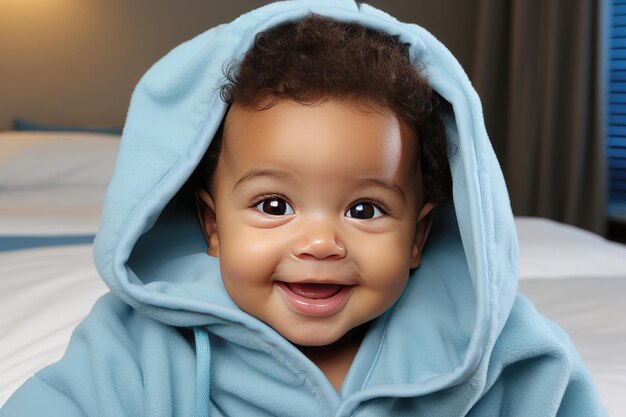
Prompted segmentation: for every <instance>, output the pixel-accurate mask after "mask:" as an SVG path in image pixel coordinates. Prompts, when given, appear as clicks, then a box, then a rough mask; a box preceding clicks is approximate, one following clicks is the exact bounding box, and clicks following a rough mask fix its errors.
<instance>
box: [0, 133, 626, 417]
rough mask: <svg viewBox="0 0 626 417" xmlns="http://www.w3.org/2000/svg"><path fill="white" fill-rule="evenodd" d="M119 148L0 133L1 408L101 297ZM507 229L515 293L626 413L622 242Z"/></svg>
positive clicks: (561, 230)
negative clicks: (100, 232) (101, 261)
mask: <svg viewBox="0 0 626 417" xmlns="http://www.w3.org/2000/svg"><path fill="white" fill-rule="evenodd" d="M118 146H119V137H118V136H116V135H107V134H94V133H91V134H88V133H77V132H74V133H65V132H55V133H46V132H40V133H15V132H0V335H2V336H0V337H1V338H2V339H1V340H2V341H1V343H0V406H1V405H2V404H3V403H4V402H5V401H6V400H7V399H8V397H9V396H10V395H11V393H12V392H13V391H14V390H15V389H16V388H17V387H18V386H19V385H21V384H22V382H24V381H25V380H26V379H27V378H28V377H29V376H30V375H32V374H33V373H34V372H36V371H37V370H38V369H40V368H42V367H44V366H45V365H47V364H49V363H52V362H54V361H56V360H58V359H59V358H60V357H61V356H62V354H63V352H64V350H65V347H66V345H67V343H68V341H69V338H70V334H71V332H72V329H73V328H74V327H75V326H76V325H77V324H78V322H79V321H80V320H81V319H82V318H83V317H84V316H85V315H86V314H87V313H88V312H89V310H90V308H91V306H92V305H93V303H94V302H95V300H96V299H97V298H98V297H100V296H101V295H102V294H104V293H105V292H106V291H107V289H106V287H105V286H104V284H103V283H102V282H101V281H100V279H99V278H98V274H97V272H96V270H95V268H94V266H93V264H92V260H91V251H92V244H91V242H92V240H93V236H94V234H95V232H96V230H97V227H98V221H99V215H100V206H101V203H102V200H103V196H104V192H105V188H106V184H107V183H108V181H109V178H110V175H111V172H112V170H113V166H114V161H115V156H116V152H117V147H118ZM33 167H34V168H36V169H33ZM24 172H27V173H28V175H26V174H23V173H24ZM516 224H517V227H518V234H519V238H520V284H519V288H520V291H521V292H522V293H523V294H525V295H526V296H527V297H529V298H530V299H531V300H532V301H533V302H534V303H535V305H536V306H537V308H538V309H539V310H540V311H541V312H542V313H543V314H544V315H546V316H547V317H548V318H550V319H552V320H554V321H556V322H557V323H558V324H559V325H561V326H562V327H563V328H565V330H566V331H567V332H568V333H569V335H570V337H571V338H572V340H573V341H574V343H575V344H576V346H577V348H578V350H579V352H580V354H581V356H582V357H583V360H584V362H585V364H586V365H587V367H588V369H589V370H590V372H591V374H592V375H593V378H594V380H595V382H596V385H597V387H598V389H599V391H600V395H601V397H602V399H603V401H604V403H605V405H606V407H607V409H608V411H609V415H611V416H621V415H626V396H624V393H626V308H624V305H623V300H624V299H625V298H626V245H621V244H617V243H613V242H609V241H607V240H605V239H603V238H602V237H600V236H597V235H595V234H592V233H589V232H586V231H583V230H581V229H578V228H575V227H572V226H567V225H564V224H560V223H557V222H554V221H550V220H547V219H541V218H527V217H518V218H516Z"/></svg>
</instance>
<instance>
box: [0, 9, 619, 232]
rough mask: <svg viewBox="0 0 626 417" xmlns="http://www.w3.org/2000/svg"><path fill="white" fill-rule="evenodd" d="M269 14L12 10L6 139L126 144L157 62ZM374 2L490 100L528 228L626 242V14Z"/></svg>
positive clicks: (3, 68) (3, 16) (0, 119)
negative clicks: (64, 133) (91, 133)
mask: <svg viewBox="0 0 626 417" xmlns="http://www.w3.org/2000/svg"><path fill="white" fill-rule="evenodd" d="M265 3H268V2H267V1H259V0H256V1H255V0H242V1H211V0H185V1H183V2H173V1H169V0H134V1H125V0H106V1H105V0H0V62H1V65H0V130H11V129H39V128H41V129H46V128H57V127H58V128H60V129H62V128H66V127H70V128H79V127H88V128H93V127H99V128H105V129H108V130H111V131H116V130H118V129H119V128H121V126H122V125H123V123H124V117H125V112H126V109H127V107H128V103H129V99H130V95H131V93H132V90H133V88H134V86H135V84H136V83H137V81H138V80H139V78H140V77H141V75H142V74H143V73H144V72H145V71H146V70H147V69H148V68H149V67H150V66H151V65H152V64H153V63H154V62H155V61H156V60H158V59H159V58H160V57H161V56H163V55H164V54H165V53H167V52H168V51H169V50H170V49H172V48H173V47H175V46H176V45H178V44H180V43H181V42H183V41H185V40H187V39H189V38H191V37H193V36H195V35H197V34H199V33H201V32H203V31H205V30H207V29H208V28H210V27H212V26H215V25H217V24H219V23H225V22H228V21H230V20H232V19H234V18H236V17H237V16H239V15H240V14H242V13H244V12H245V11H248V10H250V9H253V8H256V7H259V6H261V5H263V4H265ZM369 3H370V4H371V5H373V6H375V7H378V8H381V9H383V10H385V11H387V12H389V13H390V14H392V15H394V16H396V17H397V18H398V19H399V20H402V21H405V22H414V23H417V24H419V25H421V26H424V27H425V28H426V29H428V30H429V31H431V32H432V33H433V34H434V35H435V36H436V37H437V38H438V39H439V40H441V41H442V42H443V43H444V44H445V45H446V46H447V47H448V48H449V49H450V50H451V51H452V53H453V54H454V55H455V56H456V57H457V59H458V60H459V62H460V63H461V65H462V66H463V67H464V68H465V70H466V72H467V73H468V76H469V77H470V79H471V80H472V82H473V84H474V86H475V87H476V89H477V91H478V93H479V95H480V97H481V99H482V102H483V107H484V113H485V120H486V124H487V130H488V132H489V135H490V138H491V140H492V143H493V146H494V149H495V151H496V153H497V155H498V158H499V160H500V162H501V165H502V169H503V171H504V173H505V177H506V180H507V185H508V187H509V191H510V196H511V202H512V206H513V209H514V213H515V214H516V215H520V216H540V217H546V218H549V219H554V220H557V221H560V222H563V223H568V224H572V225H576V226H578V227H581V228H584V229H587V230H591V231H594V232H596V233H599V234H602V235H608V237H609V238H612V239H615V240H626V237H625V236H626V234H625V229H626V228H625V227H624V222H625V221H626V214H624V213H626V210H625V209H624V206H625V203H624V202H626V158H624V159H622V158H623V157H626V143H625V142H626V139H624V137H623V136H626V126H623V127H622V126H621V125H622V124H623V125H626V121H625V122H623V123H622V122H621V117H622V116H620V114H619V112H620V111H621V109H622V108H624V107H626V106H623V105H622V106H621V108H620V107H619V105H616V106H614V107H616V109H613V110H611V109H610V108H609V107H610V106H609V104H611V103H613V104H616V101H618V100H619V99H620V98H621V96H622V94H620V88H622V86H623V85H624V86H626V82H624V83H622V82H620V80H621V79H620V76H619V74H618V72H615V71H613V72H611V69H610V68H609V67H610V62H611V61H610V52H611V51H612V50H614V51H618V54H617V57H616V58H615V59H616V61H615V62H616V63H617V64H616V65H617V67H619V66H620V62H621V61H620V60H621V58H620V56H619V52H620V45H618V44H613V43H611V37H612V36H613V37H614V38H615V39H619V38H620V36H621V34H620V32H619V31H620V30H621V29H620V25H621V24H622V19H624V20H626V10H621V9H622V8H624V7H626V6H621V5H620V4H619V3H620V2H619V0H611V1H609V0H607V1H600V0H545V1H542V0H525V1H523V0H438V1H431V0H414V1H411V2H406V1H382V0H373V1H370V2H369ZM613 15H615V17H614V16H613ZM612 24H615V26H616V27H617V29H615V30H616V31H617V32H616V33H617V34H615V33H612V32H611V28H612ZM624 36H626V34H624ZM616 42H617V41H616ZM625 51H626V49H625ZM625 56H626V55H625ZM618 69H619V68H618ZM611 74H613V75H614V76H613V77H612V78H611ZM615 74H617V75H615ZM611 80H612V81H614V83H613V84H611V83H610V81H611ZM624 81H626V78H625V79H624ZM611 86H613V87H614V88H616V89H617V90H616V92H614V93H611V91H609V89H610V88H611ZM623 91H624V92H626V88H623ZM624 95H626V94H624ZM625 102H626V100H625ZM617 104H618V103H617ZM624 113H626V111H624ZM609 123H613V125H614V126H613V127H609ZM620 134H621V135H622V137H620Z"/></svg>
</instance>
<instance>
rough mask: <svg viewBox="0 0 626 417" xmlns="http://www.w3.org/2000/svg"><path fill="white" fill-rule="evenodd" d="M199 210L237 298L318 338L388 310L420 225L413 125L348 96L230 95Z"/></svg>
mask: <svg viewBox="0 0 626 417" xmlns="http://www.w3.org/2000/svg"><path fill="white" fill-rule="evenodd" d="M223 140H224V142H223V146H222V151H221V154H220V157H219V161H218V165H217V169H216V172H215V176H214V181H213V186H212V190H211V195H212V197H210V196H209V195H208V194H206V193H200V194H201V197H202V199H203V200H204V202H205V203H206V207H205V209H204V211H203V214H202V219H203V223H204V228H205V232H206V234H207V237H208V240H209V242H210V249H209V254H211V255H213V256H218V257H219V258H220V268H221V273H222V279H223V281H224V286H225V287H226V290H227V291H228V293H229V295H230V296H231V298H232V299H233V300H234V301H235V303H236V304H237V305H238V306H239V307H240V308H241V309H242V310H244V311H246V312H247V313H249V314H251V315H253V316H255V317H257V318H258V319H260V320H262V321H264V322H265V323H267V324H268V325H270V326H271V327H273V328H274V329H275V330H276V331H278V332H279V333H281V334H282V335H283V336H284V337H285V338H287V339H288V340H290V341H291V342H292V343H295V344H298V345H303V346H323V345H327V344H330V343H333V342H335V341H337V340H338V339H339V338H341V337H342V336H343V335H344V334H346V333H347V332H348V331H349V330H351V329H353V328H355V327H357V326H359V325H361V324H363V323H366V322H368V321H370V320H372V319H373V318H375V317H377V316H379V315H380V314H382V313H383V312H385V310H387V309H388V308H389V307H390V306H391V305H393V303H394V302H395V301H396V300H397V299H398V297H399V296H400V295H401V294H402V291H403V290H404V287H405V285H406V283H407V279H408V272H409V268H414V267H417V266H418V265H419V262H420V253H421V250H422V246H423V244H424V241H425V239H426V235H427V234H428V229H429V225H428V221H427V220H425V218H428V217H430V216H427V214H428V212H429V211H430V210H431V208H432V205H431V204H424V200H423V197H422V193H421V177H420V175H419V165H418V163H417V162H416V160H417V158H416V152H417V150H416V149H417V146H416V143H415V141H416V138H415V137H414V133H413V131H412V130H410V129H409V128H408V127H407V126H406V125H405V124H404V123H402V122H401V121H400V120H399V119H398V118H397V117H396V116H395V114H394V113H393V112H392V111H390V110H388V109H385V110H382V111H380V112H372V111H370V112H364V111H363V110H357V109H355V107H354V103H352V102H350V101H337V100H330V101H327V102H325V103H323V104H319V105H314V106H306V105H301V104H298V103H296V102H293V101H290V100H282V101H279V102H278V103H277V104H275V105H274V106H273V107H271V108H270V109H268V110H262V111H257V110H252V109H248V108H244V107H242V106H238V105H233V106H232V107H231V109H230V111H229V113H228V115H227V119H226V121H225V126H224V138H223Z"/></svg>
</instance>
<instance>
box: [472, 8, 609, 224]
mask: <svg viewBox="0 0 626 417" xmlns="http://www.w3.org/2000/svg"><path fill="white" fill-rule="evenodd" d="M600 3H601V0H478V27H477V35H476V44H475V55H474V66H473V71H472V79H473V82H474V84H475V87H476V89H477V90H478V93H479V95H480V96H481V99H482V102H483V108H484V113H485V119H486V124H487V131H488V132H489V136H490V138H491V141H492V143H493V146H494V149H495V151H496V153H497V154H498V158H499V160H500V163H501V165H502V169H503V171H504V175H505V178H506V181H507V185H508V187H509V193H510V197H511V204H512V206H513V212H514V214H515V215H524V216H541V217H547V218H551V219H554V220H557V221H561V222H565V223H569V224H573V225H576V226H579V227H583V228H585V229H589V230H592V231H595V232H597V233H601V234H603V233H604V229H605V223H606V216H605V206H606V202H605V200H606V193H607V191H606V189H607V186H606V169H605V166H606V162H605V151H604V137H603V129H604V122H603V120H604V116H603V106H604V99H603V98H602V97H603V96H604V93H603V90H604V88H603V86H602V77H601V75H602V74H603V71H602V69H601V68H602V65H601V62H602V59H601V58H602V54H603V48H602V44H603V43H602V42H601V40H602V36H601V33H602V25H600V24H599V21H600V17H601V15H602V13H601V10H602V8H601V4H600Z"/></svg>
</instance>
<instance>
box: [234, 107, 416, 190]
mask: <svg viewBox="0 0 626 417" xmlns="http://www.w3.org/2000/svg"><path fill="white" fill-rule="evenodd" d="M222 140H223V148H222V159H223V163H224V164H225V165H227V167H228V168H229V169H231V170H233V171H234V172H233V173H234V174H236V175H237V174H238V175H243V174H242V173H243V172H245V171H246V170H248V168H249V166H255V167H273V166H279V167H281V166H282V167H288V168H289V169H290V170H292V171H294V172H302V173H307V172H308V173H311V175H313V174H315V175H317V177H318V178H325V179H327V180H329V181H330V180H332V179H333V175H334V176H335V177H334V178H341V177H346V176H360V177H367V176H368V175H373V176H375V177H376V176H386V177H398V176H402V177H403V181H406V180H408V179H406V178H404V177H412V176H413V175H414V173H416V172H417V169H418V166H419V165H418V163H417V149H418V146H417V137H416V134H415V131H414V129H412V128H410V127H409V126H408V125H407V123H405V122H404V121H403V120H401V119H400V118H399V117H398V116H397V115H396V114H395V113H394V112H393V111H392V110H391V109H388V108H374V107H373V106H369V107H363V106H358V105H357V104H355V103H352V102H347V101H339V100H327V101H325V102H322V103H319V104H315V105H308V104H300V103H297V102H294V101H290V100H282V101H278V102H276V103H274V105H272V106H271V107H269V108H265V109H262V110H259V109H254V108H250V107H245V106H241V105H233V106H231V108H230V109H229V112H228V115H227V116H226V121H225V125H224V133H223V138H222ZM323 174H326V175H323Z"/></svg>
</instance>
